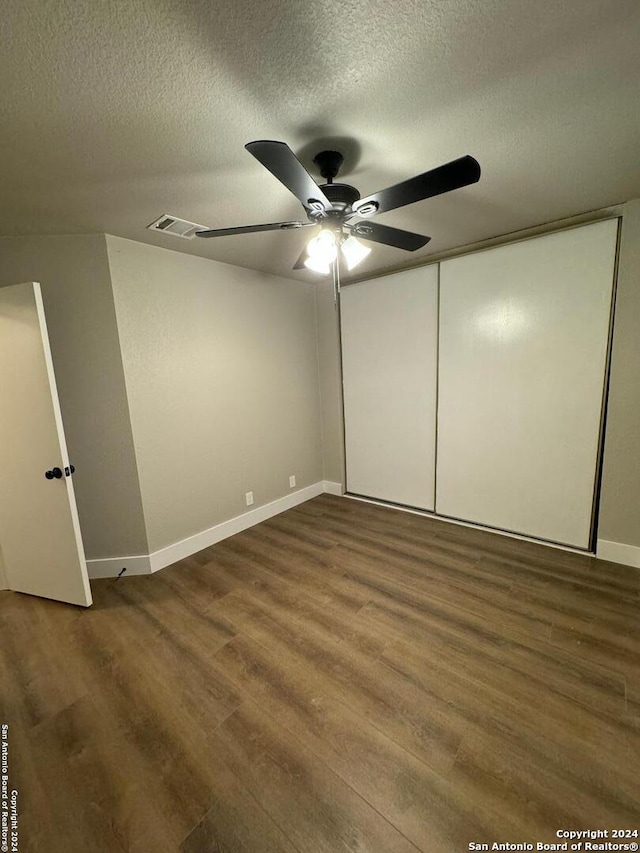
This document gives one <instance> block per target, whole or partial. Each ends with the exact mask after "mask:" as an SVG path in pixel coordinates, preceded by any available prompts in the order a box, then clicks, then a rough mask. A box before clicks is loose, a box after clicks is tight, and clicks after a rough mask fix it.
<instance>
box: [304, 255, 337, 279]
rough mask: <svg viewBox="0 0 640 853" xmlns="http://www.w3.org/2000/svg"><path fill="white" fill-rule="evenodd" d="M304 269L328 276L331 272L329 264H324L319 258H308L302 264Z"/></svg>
mask: <svg viewBox="0 0 640 853" xmlns="http://www.w3.org/2000/svg"><path fill="white" fill-rule="evenodd" d="M304 265H305V267H306V268H307V269H308V270H313V271H314V272H319V273H322V275H329V273H330V272H331V267H330V266H329V264H325V262H324V261H323V260H322V259H321V258H316V257H311V256H310V257H308V258H307V259H306V261H305V262H304Z"/></svg>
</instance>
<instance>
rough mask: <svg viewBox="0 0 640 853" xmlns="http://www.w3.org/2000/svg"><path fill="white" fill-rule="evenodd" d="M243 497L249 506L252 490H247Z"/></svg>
mask: <svg viewBox="0 0 640 853" xmlns="http://www.w3.org/2000/svg"><path fill="white" fill-rule="evenodd" d="M244 499H245V501H246V502H247V506H251V505H252V504H253V492H247V493H246V495H245V496H244Z"/></svg>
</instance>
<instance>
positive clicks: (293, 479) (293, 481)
mask: <svg viewBox="0 0 640 853" xmlns="http://www.w3.org/2000/svg"><path fill="white" fill-rule="evenodd" d="M295 484H296V475H295V474H292V475H291V476H290V477H289V488H290V489H292V488H293V487H294V486H295Z"/></svg>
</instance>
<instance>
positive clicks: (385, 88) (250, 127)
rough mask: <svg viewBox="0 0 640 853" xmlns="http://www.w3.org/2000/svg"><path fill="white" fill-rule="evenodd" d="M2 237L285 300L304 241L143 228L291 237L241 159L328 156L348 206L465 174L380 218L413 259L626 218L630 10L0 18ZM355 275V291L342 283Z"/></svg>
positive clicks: (369, 5)
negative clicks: (257, 280)
mask: <svg viewBox="0 0 640 853" xmlns="http://www.w3.org/2000/svg"><path fill="white" fill-rule="evenodd" d="M0 23H1V24H2V30H3V32H2V49H1V52H0V74H1V77H0V80H1V83H0V173H1V175H2V185H1V188H0V234H3V235H20V234H52V233H53V234H57V233H65V234H68V233H87V232H95V231H106V232H108V233H111V234H117V235H121V236H123V237H129V238H131V239H133V240H139V241H144V242H148V243H153V244H156V245H162V246H166V247H167V248H171V249H175V250H178V251H186V252H193V253H194V254H199V255H202V256H204V257H210V258H215V259H217V260H221V261H227V262H229V263H233V264H239V265H241V266H246V267H252V268H254V269H260V270H266V271H269V272H274V273H278V274H281V275H286V276H290V277H292V278H301V279H311V278H313V276H312V275H311V274H309V273H308V272H306V271H304V272H301V273H300V272H298V273H294V272H293V271H292V270H291V266H292V265H293V263H294V262H295V260H296V259H297V257H298V255H299V254H300V251H301V249H302V246H303V243H304V241H305V239H308V234H306V233H305V232H295V231H294V232H289V233H278V232H276V233H267V234H254V235H247V236H239V237H223V238H216V239H212V240H207V241H205V240H194V241H185V240H179V239H177V238H173V237H169V236H167V235H157V234H152V233H151V232H149V231H146V230H145V226H146V225H148V224H149V223H150V222H151V221H153V220H154V219H156V218H157V217H158V216H160V215H161V214H163V213H171V214H174V215H176V216H180V217H183V218H185V219H189V220H192V221H194V222H198V223H202V224H203V225H207V226H208V227H210V228H218V227H227V226H234V225H244V224H253V223H258V222H273V221H280V220H287V219H297V218H299V217H300V216H301V214H302V208H301V206H300V205H299V204H298V202H297V201H296V200H295V199H294V198H293V197H292V196H290V195H289V193H288V192H287V191H286V190H285V189H284V188H283V187H282V186H281V185H280V184H279V183H278V182H277V181H276V180H275V178H273V177H272V176H271V175H270V174H269V173H268V172H267V171H266V170H265V169H264V168H263V167H262V166H260V164H259V163H258V162H257V161H256V160H254V159H253V157H251V156H250V155H249V154H248V153H247V152H246V151H245V150H244V148H243V146H244V143H245V142H248V141H250V140H254V139H278V140H283V141H285V142H287V143H288V144H289V145H290V146H291V147H292V148H293V149H294V151H295V152H296V153H297V154H298V155H299V156H300V157H301V159H302V160H303V162H305V165H307V166H308V167H310V168H311V158H312V157H313V155H314V154H315V153H316V152H317V150H319V149H320V148H321V147H323V146H322V144H321V143H322V140H326V139H327V138H330V139H334V138H340V140H341V148H342V150H343V151H344V152H345V154H346V166H345V169H344V170H343V172H342V173H341V175H340V179H342V180H346V181H348V182H349V183H353V184H354V185H355V186H357V187H358V188H359V190H360V191H361V193H362V195H366V194H368V193H370V192H373V191H375V190H377V189H381V188H382V187H385V186H387V185H389V184H392V183H396V182H397V181H400V180H403V179H405V178H407V177H410V176H412V175H414V174H416V173H418V172H422V171H425V170H426V169H429V168H432V167H434V166H437V165H439V164H441V163H444V162H447V161H449V160H452V159H454V158H456V157H459V156H461V155H463V154H472V155H473V156H475V157H476V158H477V159H478V160H479V161H480V163H481V165H482V169H483V175H482V178H481V181H480V183H479V184H476V185H474V186H472V187H468V188H465V189H461V190H458V191H456V192H454V193H451V194H450V195H448V196H440V197H437V198H434V199H431V200H428V201H424V202H419V203H417V204H414V205H412V206H411V207H408V208H404V209H402V210H397V211H394V212H390V213H387V214H384V215H382V216H380V218H379V221H380V222H384V223H387V224H389V225H395V226H397V227H401V228H408V229H410V230H414V231H418V232H421V233H425V234H429V235H431V237H432V241H431V243H430V244H428V245H427V246H426V247H425V248H424V249H422V250H420V251H419V252H418V253H415V254H414V255H412V256H409V255H407V254H406V253H404V252H402V251H400V250H398V249H389V248H386V247H382V246H375V247H374V249H373V252H372V253H371V255H370V256H369V259H368V260H367V264H368V267H367V269H369V270H371V271H374V270H380V269H383V268H388V267H394V266H402V265H406V263H407V261H411V260H415V259H416V258H417V257H420V256H428V255H429V254H436V253H437V254H439V253H441V252H443V251H445V250H447V249H450V248H453V247H456V246H462V245H465V244H468V243H471V242H475V241H477V240H481V239H484V238H487V237H492V236H496V235H499V234H504V233H507V232H510V231H514V230H518V229H521V228H526V227H528V226H532V225H536V224H539V223H542V222H547V221H551V220H555V219H559V218H562V217H565V216H569V215H572V214H577V213H582V212H585V211H588V210H593V209H595V208H599V207H604V206H607V205H610V204H615V203H618V202H622V201H625V200H627V199H629V198H634V197H640V144H639V139H638V129H639V120H638V116H639V111H640V50H639V45H640V3H638V2H637V0H563V1H562V2H558V0H535V2H532V0H510V1H509V2H507V3H505V2H504V0H392V2H387V0H360V2H358V3H352V2H351V3H347V2H328V0H316V2H307V0H254V2H249V1H248V0H209V2H203V0H3V2H2V3H1V4H0ZM361 269H362V268H360V269H359V270H358V273H361Z"/></svg>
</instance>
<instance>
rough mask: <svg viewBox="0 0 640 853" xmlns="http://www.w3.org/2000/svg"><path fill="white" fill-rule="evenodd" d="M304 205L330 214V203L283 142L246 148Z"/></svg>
mask: <svg viewBox="0 0 640 853" xmlns="http://www.w3.org/2000/svg"><path fill="white" fill-rule="evenodd" d="M244 147H245V148H246V149H247V151H248V152H249V154H253V156H254V157H255V158H256V160H258V161H259V162H260V163H262V165H263V166H264V167H265V168H266V169H268V170H269V171H270V172H271V174H272V175H274V176H275V177H276V178H277V179H278V180H279V181H280V182H281V183H283V184H284V185H285V187H286V188H287V189H288V190H289V191H290V192H292V193H293V194H294V196H295V197H296V198H297V199H298V200H299V201H300V202H302V205H303V207H304V208H305V209H306V210H320V211H322V210H323V209H324V210H330V209H331V206H332V205H331V202H330V201H329V199H328V198H327V197H326V195H325V194H324V193H323V192H322V190H321V189H320V187H319V186H318V185H317V184H316V182H315V181H314V180H313V178H312V177H311V175H310V174H309V173H308V172H307V170H306V169H305V168H304V166H303V165H302V163H301V162H300V161H299V160H298V158H297V157H296V155H295V154H294V153H293V151H292V150H291V149H290V148H289V146H288V145H286V144H285V143H284V142H274V141H272V140H270V139H259V140H257V141H256V142H248V143H247V144H246V145H245V146H244Z"/></svg>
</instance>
